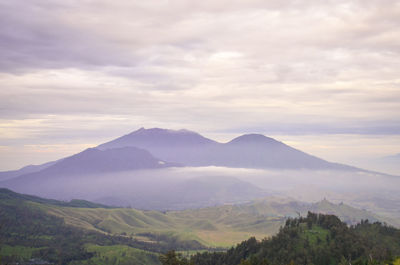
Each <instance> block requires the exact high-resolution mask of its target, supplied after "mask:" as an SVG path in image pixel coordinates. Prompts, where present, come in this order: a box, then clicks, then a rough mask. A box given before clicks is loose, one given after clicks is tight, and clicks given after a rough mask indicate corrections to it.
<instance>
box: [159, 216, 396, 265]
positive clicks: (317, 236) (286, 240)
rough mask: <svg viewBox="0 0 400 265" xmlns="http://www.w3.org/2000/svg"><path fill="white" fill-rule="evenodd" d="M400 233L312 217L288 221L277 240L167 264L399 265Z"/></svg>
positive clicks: (169, 259)
mask: <svg viewBox="0 0 400 265" xmlns="http://www.w3.org/2000/svg"><path fill="white" fill-rule="evenodd" d="M399 255H400V230H398V229H396V228H393V227H389V226H386V225H382V223H379V222H376V223H370V222H368V221H363V222H361V223H360V224H357V225H355V226H351V227H348V226H347V225H346V224H345V223H343V222H341V221H340V219H339V218H337V217H336V216H334V215H322V214H314V213H311V212H309V213H308V215H307V217H306V218H296V219H288V220H287V221H286V223H285V226H284V227H283V228H281V229H280V231H279V233H278V234H277V235H275V236H273V237H272V238H269V239H264V240H262V241H257V240H256V239H255V238H254V237H253V238H250V239H249V240H246V241H243V242H242V243H240V244H238V245H237V246H236V247H234V248H231V249H229V250H228V251H227V252H212V253H211V252H203V253H201V254H200V253H197V254H196V255H194V256H192V257H191V258H190V261H188V260H186V259H181V258H179V256H177V255H176V254H175V252H174V251H170V252H168V253H167V254H165V255H162V256H161V257H160V260H161V261H162V263H163V264H176V265H185V264H196V265H208V264H213V265H238V264H240V265H267V264H277V265H279V264H282V265H285V264H320V265H324V264H332V265H334V264H343V265H344V264H360V265H361V264H393V263H394V262H396V264H397V263H398V262H399V259H398V256H399Z"/></svg>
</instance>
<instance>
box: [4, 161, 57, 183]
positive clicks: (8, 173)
mask: <svg viewBox="0 0 400 265" xmlns="http://www.w3.org/2000/svg"><path fill="white" fill-rule="evenodd" d="M57 162H58V161H51V162H47V163H44V164H41V165H29V166H25V167H23V168H21V169H18V170H10V171H3V172H0V181H3V180H7V179H12V178H15V177H18V176H21V175H24V174H29V173H33V172H38V171H41V170H43V169H45V168H48V167H50V166H52V165H54V164H55V163H57Z"/></svg>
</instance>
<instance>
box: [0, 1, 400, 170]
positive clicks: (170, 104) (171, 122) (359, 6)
mask: <svg viewBox="0 0 400 265" xmlns="http://www.w3.org/2000/svg"><path fill="white" fill-rule="evenodd" d="M399 29H400V3H399V2H398V1H395V0H383V1H382V0H380V1H378V0H364V1H361V0H360V1H357V0H352V1H344V0H339V1H316V0H311V1H295V0H289V1H285V2H284V3H283V2H282V1H258V0H251V1H225V0H218V1H208V0H206V1H201V2H196V1H180V0H170V1H145V2H143V1H126V0H119V1H96V3H94V2H93V1H85V0H84V1H73V0H71V1H63V2H54V1H45V0H34V1H28V2H27V1H21V0H16V1H0V80H1V82H0V145H1V146H2V147H3V149H4V148H8V149H10V148H13V146H14V147H15V146H17V145H19V146H20V145H29V144H30V145H32V144H35V145H37V144H53V145H54V144H65V143H67V142H71V141H74V143H75V144H77V143H79V144H91V143H93V144H98V143H100V142H101V141H102V140H105V139H110V138H112V137H116V136H119V135H121V134H125V133H127V132H129V131H131V130H133V129H136V128H138V127H140V126H146V127H153V126H159V127H168V128H189V129H192V130H196V131H199V132H204V133H209V134H218V133H227V134H229V133H230V134H239V133H243V132H250V131H252V132H261V133H265V134H269V135H271V134H272V135H310V134H316V135H320V134H324V135H331V134H352V135H367V136H369V135H377V136H382V135H385V136H387V137H388V138H390V139H389V140H391V141H392V142H393V141H394V140H393V139H394V138H393V137H398V135H399V134H400V125H399V124H400V116H399V115H398V113H399V102H400V79H399V76H400V75H399V74H400V70H399V69H400V60H399V59H400V46H399V45H398V43H400V30H399ZM73 139H75V140H73ZM226 140H228V139H226ZM396 148H397V149H399V148H400V144H399V143H398V144H397V145H395V146H393V149H391V150H387V151H386V152H387V153H390V152H393V153H397V152H395V150H394V149H396ZM0 150H2V149H1V148H0ZM0 152H1V151H0ZM3 154H5V153H3ZM9 161H11V159H9ZM0 166H6V165H0Z"/></svg>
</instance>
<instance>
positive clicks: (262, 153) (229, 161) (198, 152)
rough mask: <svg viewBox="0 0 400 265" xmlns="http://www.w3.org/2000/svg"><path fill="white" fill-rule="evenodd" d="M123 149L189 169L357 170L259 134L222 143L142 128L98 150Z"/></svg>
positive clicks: (195, 135) (178, 132)
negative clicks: (142, 151)
mask: <svg viewBox="0 0 400 265" xmlns="http://www.w3.org/2000/svg"><path fill="white" fill-rule="evenodd" d="M122 146H136V147H139V148H144V149H146V150H148V151H149V152H150V153H152V154H153V155H155V156H157V157H160V158H162V159H164V160H167V161H174V162H177V163H181V164H184V165H186V166H224V167H243V168H279V169H300V168H307V169H337V170H355V168H353V167H350V166H345V165H341V164H336V163H330V162H327V161H325V160H322V159H319V158H317V157H314V156H311V155H308V154H306V153H304V152H301V151H299V150H296V149H294V148H292V147H290V146H287V145H285V144H283V143H281V142H278V141H276V140H274V139H272V138H268V137H265V136H263V135H259V134H249V135H243V136H240V137H237V138H235V139H233V140H232V141H230V142H228V143H225V144H222V143H218V142H215V141H213V140H210V139H207V138H205V137H203V136H201V135H199V134H197V133H194V132H191V131H187V130H179V131H174V130H165V129H159V128H153V129H144V128H141V129H139V130H137V131H135V132H132V133H130V134H128V135H125V136H122V137H120V138H117V139H115V140H112V141H110V142H107V143H104V144H101V145H99V146H98V148H99V149H102V150H105V149H108V148H115V147H122Z"/></svg>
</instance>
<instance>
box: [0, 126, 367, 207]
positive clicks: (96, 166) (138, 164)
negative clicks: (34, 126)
mask: <svg viewBox="0 0 400 265" xmlns="http://www.w3.org/2000/svg"><path fill="white" fill-rule="evenodd" d="M204 166H218V167H224V168H249V169H272V170H313V171H317V170H330V171H335V172H336V171H337V172H339V171H340V172H359V171H361V172H362V170H360V169H357V168H354V167H351V166H346V165H342V164H337V163H331V162H327V161H325V160H322V159H320V158H317V157H315V156H312V155H309V154H306V153H304V152H302V151H299V150H297V149H294V148H292V147H290V146H288V145H286V144H284V143H281V142H279V141H276V140H274V139H272V138H269V137H266V136H264V135H260V134H246V135H242V136H240V137H237V138H235V139H233V140H232V141H230V142H227V143H218V142H216V141H213V140H211V139H208V138H205V137H203V136H201V135H200V134H198V133H195V132H191V131H188V130H177V131H176V130H166V129H159V128H153V129H144V128H141V129H139V130H137V131H134V132H132V133H130V134H128V135H125V136H122V137H120V138H117V139H115V140H112V141H110V142H107V143H104V144H101V145H99V146H98V147H96V148H89V149H86V150H84V151H82V152H80V153H78V154H75V155H73V156H70V157H66V158H63V159H60V160H57V161H54V162H49V163H46V164H43V165H39V166H29V167H25V168H22V169H21V170H16V171H9V172H3V173H2V174H0V187H6V188H9V189H12V190H15V191H17V192H23V193H28V194H32V195H38V196H44V197H47V198H54V199H62V200H69V199H73V198H81V199H86V200H92V201H96V202H99V203H103V204H108V205H115V206H128V205H131V206H133V207H136V208H141V209H157V210H165V209H187V208H193V207H194V208H198V207H204V206H213V205H219V204H224V203H238V202H244V201H248V200H252V199H255V198H260V197H264V196H266V195H270V194H273V193H271V191H267V190H265V189H264V188H260V185H259V184H257V183H260V181H256V182H254V181H253V182H251V181H250V180H247V179H246V178H243V177H239V178H238V177H237V176H232V175H230V173H229V172H228V173H227V172H222V173H218V171H216V173H212V174H211V175H210V174H207V173H206V172H204V171H203V169H200V170H199V171H198V172H197V173H196V172H195V171H194V172H193V171H192V172H187V173H185V172H180V173H179V172H178V171H176V168H185V167H204ZM174 170H175V171H174ZM264 179H265V178H264ZM1 180H3V181H1ZM279 181H280V182H281V183H285V179H280V180H279ZM264 184H265V181H264ZM287 184H289V183H287ZM264 186H265V185H264Z"/></svg>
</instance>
